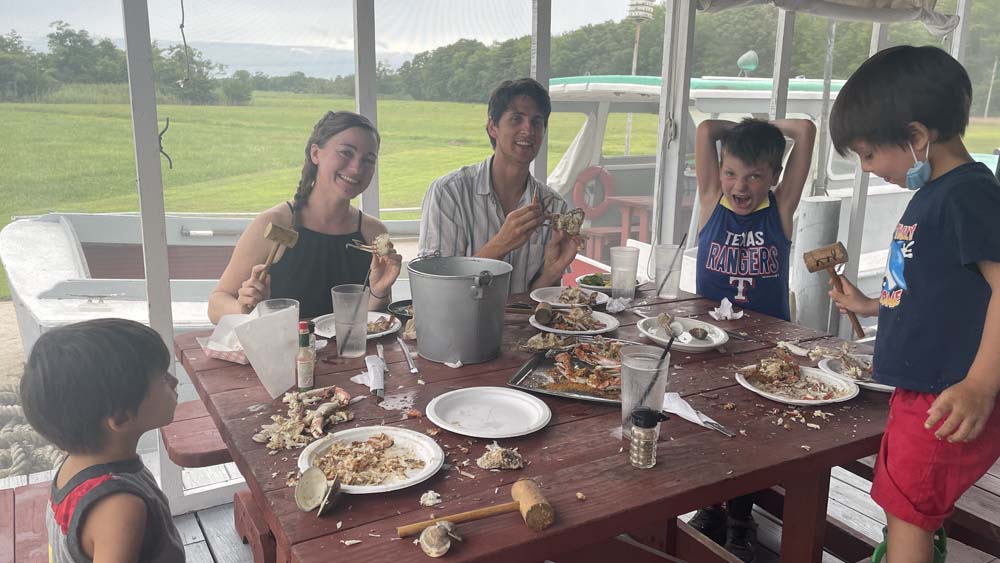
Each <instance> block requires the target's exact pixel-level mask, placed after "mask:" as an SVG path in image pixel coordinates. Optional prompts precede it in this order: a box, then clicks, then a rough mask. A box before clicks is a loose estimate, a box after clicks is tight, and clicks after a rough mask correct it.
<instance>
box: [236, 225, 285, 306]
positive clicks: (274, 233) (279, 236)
mask: <svg viewBox="0 0 1000 563" xmlns="http://www.w3.org/2000/svg"><path fill="white" fill-rule="evenodd" d="M264 238H265V239H267V240H269V241H271V242H273V243H274V246H273V247H272V248H271V252H270V253H269V254H268V255H267V261H266V262H264V268H263V269H262V270H261V271H260V272H258V273H257V279H258V280H260V281H263V280H264V278H265V277H267V271H268V270H270V269H271V264H273V263H274V257H275V256H277V254H278V249H279V248H281V247H282V246H284V247H285V248H291V247H293V246H295V243H297V242H299V233H298V231H296V230H294V229H288V228H285V227H281V226H279V225H275V224H274V223H268V224H267V227H266V228H264ZM243 310H244V311H245V312H247V313H249V312H250V311H252V310H253V307H252V306H250V305H243Z"/></svg>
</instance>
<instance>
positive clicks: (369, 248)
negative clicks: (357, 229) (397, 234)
mask: <svg viewBox="0 0 1000 563" xmlns="http://www.w3.org/2000/svg"><path fill="white" fill-rule="evenodd" d="M347 246H348V248H356V249H358V250H363V251H365V252H371V253H372V254H375V255H376V256H388V255H390V254H392V253H393V252H395V251H396V248H395V247H394V246H393V244H392V241H391V240H389V233H382V234H380V235H376V237H375V239H374V240H372V243H371V244H365V241H363V240H358V239H354V240H352V241H351V242H349V243H347Z"/></svg>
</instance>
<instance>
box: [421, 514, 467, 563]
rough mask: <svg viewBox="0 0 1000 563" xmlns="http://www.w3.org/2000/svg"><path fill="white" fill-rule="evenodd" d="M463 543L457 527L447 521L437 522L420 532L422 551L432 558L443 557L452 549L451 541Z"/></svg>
mask: <svg viewBox="0 0 1000 563" xmlns="http://www.w3.org/2000/svg"><path fill="white" fill-rule="evenodd" d="M452 539H456V540H458V541H462V538H461V536H459V535H458V532H457V530H456V528H455V525H454V524H452V523H451V522H449V521H447V520H442V521H440V522H437V523H436V524H434V525H433V526H428V527H426V528H424V531H423V532H420V540H419V542H418V543H419V544H420V549H422V550H423V552H424V553H426V554H427V555H428V556H430V557H442V556H444V554H445V553H448V550H449V549H451V540H452Z"/></svg>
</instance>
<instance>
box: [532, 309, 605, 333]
mask: <svg viewBox="0 0 1000 563" xmlns="http://www.w3.org/2000/svg"><path fill="white" fill-rule="evenodd" d="M593 315H594V319H595V320H597V321H598V322H602V323H604V328H596V329H594V330H559V329H557V328H552V327H550V326H545V325H543V324H542V323H540V322H538V321H536V320H535V315H531V318H529V319H528V322H529V323H530V324H531V326H533V327H535V328H537V329H538V330H541V331H543V332H551V333H553V334H566V335H575V336H586V335H595V334H604V333H606V332H611V331H613V330H615V329H616V328H618V325H619V322H618V319H616V318H614V317H612V316H611V315H609V314H607V313H601V312H598V311H594V312H593Z"/></svg>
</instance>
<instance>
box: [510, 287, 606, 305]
mask: <svg viewBox="0 0 1000 563" xmlns="http://www.w3.org/2000/svg"><path fill="white" fill-rule="evenodd" d="M573 290H577V288H573V287H540V288H538V289H536V290H534V291H532V292H531V294H530V295H529V296H530V297H531V298H532V299H534V300H535V301H537V302H539V303H548V304H549V305H552V308H553V309H569V308H570V307H574V306H578V305H588V303H587V301H588V300H589V299H590V298H591V297H590V296H591V295H593V296H595V297H594V298H593V299H594V303H593V304H592V305H589V306H591V307H600V306H601V305H604V304H606V303H607V302H608V301H609V300H610V299H611V298H610V297H608V294H607V293H602V292H600V291H594V290H590V289H584V288H582V287H581V288H579V289H578V290H577V291H579V292H580V295H579V297H580V298H579V299H578V300H577V301H576V302H563V301H560V300H559V298H560V297H562V296H563V292H564V291H566V292H567V293H570V294H571V293H573Z"/></svg>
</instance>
